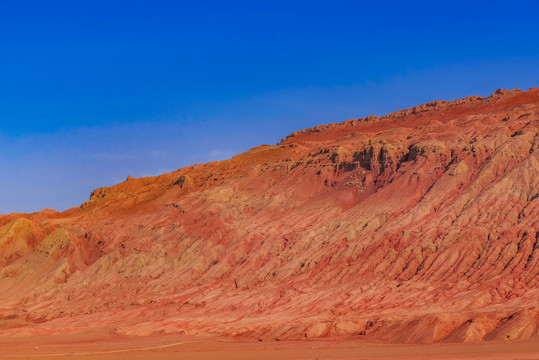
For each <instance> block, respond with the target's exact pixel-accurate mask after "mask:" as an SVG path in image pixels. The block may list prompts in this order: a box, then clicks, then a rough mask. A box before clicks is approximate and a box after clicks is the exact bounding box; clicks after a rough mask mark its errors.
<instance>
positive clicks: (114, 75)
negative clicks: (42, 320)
mask: <svg viewBox="0 0 539 360" xmlns="http://www.w3.org/2000/svg"><path fill="white" fill-rule="evenodd" d="M538 18H539V2H538V1H535V0H534V1H512V2H509V1H337V0H333V1H313V0H311V1H292V0H289V1H245V0H244V1H230V0H228V1H160V0H152V1H137V0H130V1H114V0H107V1H97V0H95V1H90V0H88V1H83V0H80V1H77V0H75V1H74V0H70V1H54V0H48V1H24V0H20V1H2V2H0V121H1V127H0V213H5V212H14V211H27V212H32V211H37V210H39V209H41V208H45V207H48V208H55V209H58V210H65V209H67V208H70V207H72V206H77V205H79V204H80V203H81V202H83V201H85V200H86V199H87V198H88V196H89V194H90V192H91V190H92V189H94V188H96V187H100V186H108V185H112V184H114V183H117V182H120V181H123V180H124V179H125V178H126V177H127V175H128V174H130V175H132V176H135V177H138V176H148V175H157V174H159V173H163V172H168V171H172V170H175V169H177V168H180V167H182V166H186V165H190V164H193V163H197V162H206V161H210V160H218V159H224V158H227V157H230V156H232V155H234V154H236V153H239V152H243V151H245V150H247V149H249V148H251V147H253V146H256V145H259V144H262V143H276V142H278V141H279V140H280V139H281V138H282V137H284V136H286V135H287V134H288V133H290V132H292V131H294V130H298V129H301V128H306V127H310V126H314V125H318V124H322V123H330V122H338V121H344V120H347V119H350V118H357V117H361V116H366V115H369V114H371V113H372V114H377V115H382V114H385V113H388V112H391V111H395V110H398V109H401V108H405V107H410V106H413V105H417V104H420V103H424V102H427V101H431V100H435V99H447V100H449V99H454V98H460V97H464V96H467V95H474V94H475V95H483V96H487V95H489V94H490V93H491V92H493V91H494V90H496V89H497V88H499V87H502V88H514V87H519V88H522V89H525V90H527V89H528V88H529V87H531V86H539V30H538V29H539V27H538V25H537V19H538Z"/></svg>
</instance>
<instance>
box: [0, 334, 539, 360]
mask: <svg viewBox="0 0 539 360" xmlns="http://www.w3.org/2000/svg"><path fill="white" fill-rule="evenodd" d="M0 358H1V359H103V360H104V359H110V360H112V359H114V360H120V359H121V360H127V359H163V360H164V359H187V360H188V359H234V360H241V359H262V360H264V359H399V360H404V359H450V360H456V359H494V360H495V359H500V360H501V359H504V360H505V359H530V360H531V359H539V341H537V340H536V341H526V342H485V343H480V344H432V345H390V344H383V343H373V342H363V341H356V340H350V339H324V340H306V341H275V340H274V339H273V340H265V341H262V342H258V341H252V340H238V339H227V338H201V337H196V338H193V337H185V336H178V335H154V336H148V337H126V336H115V335H104V334H78V335H61V336H48V337H25V338H5V337H4V338H1V339H0Z"/></svg>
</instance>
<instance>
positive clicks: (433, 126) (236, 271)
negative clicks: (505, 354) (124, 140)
mask: <svg viewBox="0 0 539 360" xmlns="http://www.w3.org/2000/svg"><path fill="white" fill-rule="evenodd" d="M538 133H539V89H534V88H532V89H530V90H529V91H527V92H523V91H520V90H510V91H507V90H498V91H496V92H495V93H494V94H492V95H491V96H489V97H487V98H482V97H478V96H472V97H468V98H465V99H461V100H456V101H452V102H444V101H436V102H432V103H428V104H425V105H421V106H418V107H415V108H412V109H407V110H403V111H400V112H396V113H393V114H389V115H386V116H383V117H375V116H369V117H367V118H362V119H354V120H349V121H345V122H343V123H338V124H330V125H323V126H319V127H316V128H312V129H306V130H302V131H298V132H296V133H293V134H291V135H289V136H288V137H287V138H285V139H283V140H282V141H281V142H280V143H279V144H277V145H263V146H259V147H257V148H254V149H252V150H250V151H247V152H246V153H243V154H240V155H238V156H235V157H234V158H232V159H230V160H226V161H220V162H212V163H208V164H199V165H193V166H190V167H186V168H182V169H179V170H177V171H175V172H172V173H169V174H164V175H161V176H157V177H149V178H139V179H134V178H131V177H129V178H128V179H127V180H126V181H125V182H123V183H121V184H118V185H116V186H112V187H108V188H101V189H97V190H95V191H94V192H93V193H92V195H91V198H90V200H89V201H87V202H86V203H84V204H82V205H81V206H80V207H78V208H74V209H71V210H68V211H66V212H63V213H57V212H55V211H53V210H44V211H42V212H39V213H35V214H9V215H3V216H0V266H1V270H0V335H1V336H4V337H17V336H18V337H21V336H22V337H31V336H39V335H54V334H66V333H77V332H88V331H91V329H103V330H105V331H109V332H111V333H113V334H116V335H138V336H148V335H151V334H154V333H158V332H159V333H162V334H167V333H171V334H184V335H187V336H200V335H218V336H232V337H236V338H244V339H258V338H260V339H262V340H265V341H267V340H269V339H275V338H280V339H282V340H300V339H303V340H304V339H307V340H309V339H313V338H324V337H332V336H354V337H356V338H358V339H364V340H366V341H373V340H376V341H379V340H380V341H386V342H390V343H438V342H447V343H449V342H481V341H496V340H498V341H499V340H514V339H521V340H523V339H537V338H538V330H539V284H538V281H539V275H538V271H539V245H538V239H539V194H538V189H539V150H538V145H539V136H538ZM264 343H265V342H264Z"/></svg>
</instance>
